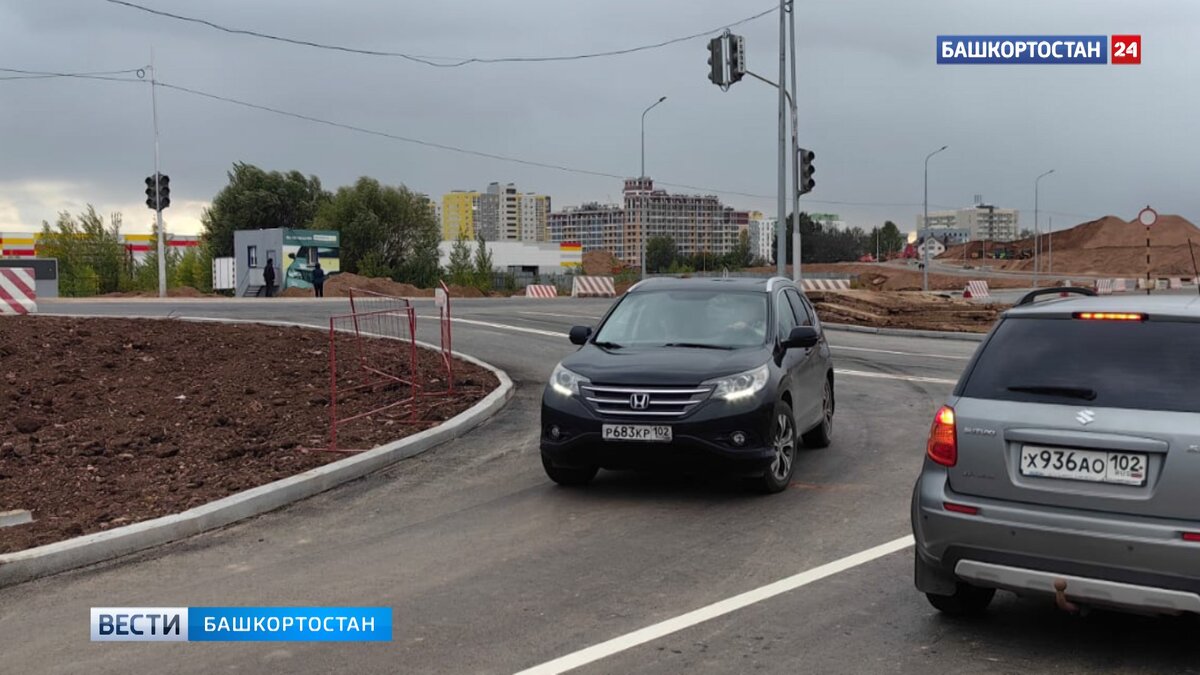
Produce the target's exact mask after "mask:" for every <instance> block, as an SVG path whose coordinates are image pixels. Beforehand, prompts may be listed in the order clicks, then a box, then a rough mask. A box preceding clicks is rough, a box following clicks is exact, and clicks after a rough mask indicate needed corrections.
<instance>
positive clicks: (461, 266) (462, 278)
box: [447, 231, 475, 286]
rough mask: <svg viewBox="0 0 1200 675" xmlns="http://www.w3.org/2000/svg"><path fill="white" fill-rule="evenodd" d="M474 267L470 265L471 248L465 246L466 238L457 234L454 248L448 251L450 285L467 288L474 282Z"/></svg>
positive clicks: (461, 234)
mask: <svg viewBox="0 0 1200 675" xmlns="http://www.w3.org/2000/svg"><path fill="white" fill-rule="evenodd" d="M474 272H475V267H474V265H472V263H471V247H470V246H469V245H468V244H467V236H466V235H465V234H464V233H463V232H461V231H460V232H459V233H458V239H455V240H454V246H453V247H451V249H450V267H449V269H448V270H447V273H448V274H449V275H450V283H452V284H455V285H457V286H469V285H471V283H472V282H473V281H474Z"/></svg>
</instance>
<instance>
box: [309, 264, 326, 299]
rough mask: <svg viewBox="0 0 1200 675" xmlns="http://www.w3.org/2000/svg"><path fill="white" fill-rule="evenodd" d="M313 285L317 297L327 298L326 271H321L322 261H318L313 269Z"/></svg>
mask: <svg viewBox="0 0 1200 675" xmlns="http://www.w3.org/2000/svg"><path fill="white" fill-rule="evenodd" d="M312 285H313V291H314V292H315V293H316V297H318V298H323V297H325V270H323V269H321V262H320V261H317V266H316V267H314V268H313V272H312Z"/></svg>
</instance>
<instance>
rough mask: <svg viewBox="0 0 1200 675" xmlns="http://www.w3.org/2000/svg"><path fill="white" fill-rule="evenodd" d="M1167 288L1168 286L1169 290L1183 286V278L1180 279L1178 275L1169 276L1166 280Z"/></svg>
mask: <svg viewBox="0 0 1200 675" xmlns="http://www.w3.org/2000/svg"><path fill="white" fill-rule="evenodd" d="M1167 288H1170V289H1171V290H1179V289H1181V288H1183V279H1180V278H1179V277H1171V279H1170V281H1168V282H1167Z"/></svg>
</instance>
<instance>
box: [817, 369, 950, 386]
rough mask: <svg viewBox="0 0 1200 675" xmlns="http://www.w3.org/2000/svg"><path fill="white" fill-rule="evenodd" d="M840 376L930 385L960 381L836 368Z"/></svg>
mask: <svg viewBox="0 0 1200 675" xmlns="http://www.w3.org/2000/svg"><path fill="white" fill-rule="evenodd" d="M833 372H834V373H836V374H838V375H849V376H850V377H873V378H876V379H879V380H904V381H905V382H928V383H930V384H958V380H947V379H944V378H941V377H921V376H919V375H894V374H892V373H877V372H873V371H869V370H842V369H841V368H834V369H833Z"/></svg>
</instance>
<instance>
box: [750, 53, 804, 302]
mask: <svg viewBox="0 0 1200 675" xmlns="http://www.w3.org/2000/svg"><path fill="white" fill-rule="evenodd" d="M792 65H793V67H795V64H794V63H793V64H792ZM746 74H747V75H749V76H750V77H753V78H754V79H756V80H759V81H760V82H766V83H767V84H769V85H771V86H772V87H775V88H776V89H779V90H780V91H781V92H783V96H784V97H785V98H786V99H787V104H788V106H789V107H790V108H791V110H792V176H793V179H794V180H793V183H795V185H794V186H793V187H794V189H793V190H792V263H793V264H792V280H793V281H796V282H799V281H800V279H801V278H802V275H801V273H800V270H801V264H800V251H801V250H802V247H801V245H800V188H799V182H800V146H799V143H800V140H799V136H798V132H799V125H798V123H797V111H796V99H794V98H792V94H791V92H789V91H788V90H787V89H784V88H783V87H780V86H779V85H777V84H775V83H774V82H772V81H770V80H768V79H767V78H765V77H763V76H761V75H758V74H756V73H752V72H750V71H749V70H747V71H746ZM792 74H793V75H795V73H792ZM785 183H786V180H785ZM784 203H785V206H784V210H785V211H786V208H787V207H786V201H785V202H784ZM786 216H787V214H786V213H784V217H783V218H781V219H780V220H779V225H777V232H778V241H777V244H778V248H777V251H778V252H779V253H783V252H784V251H786V250H787V230H786V229H785V228H786V227H787V217H786ZM777 255H778V254H777ZM779 257H780V258H782V259H783V260H782V262H780V263H778V264H777V265H776V266H777V268H778V273H779V276H784V272H786V267H785V265H786V264H787V260H786V256H779Z"/></svg>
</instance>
